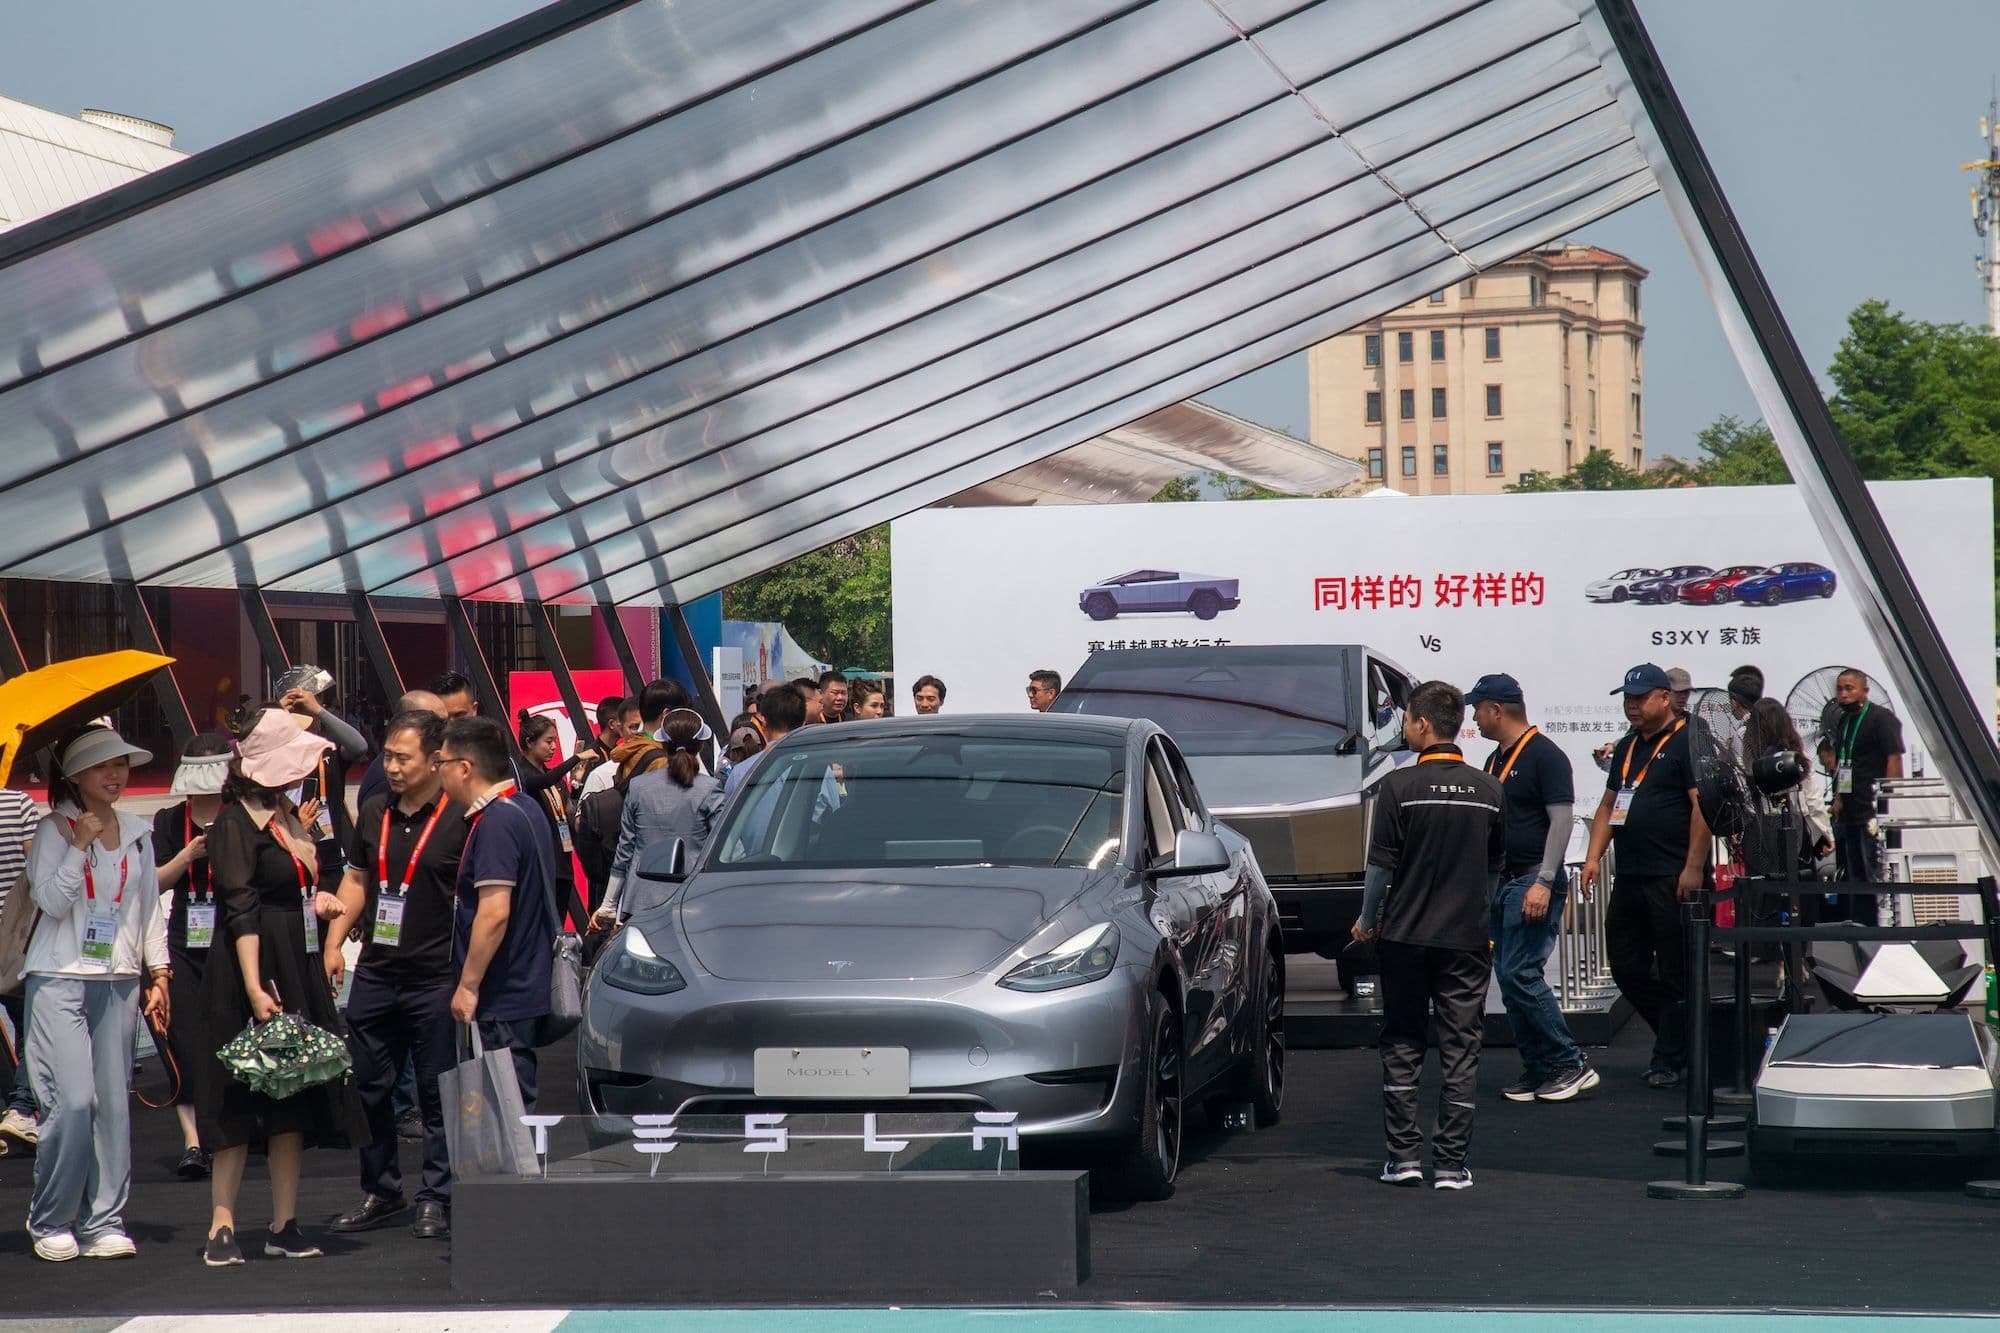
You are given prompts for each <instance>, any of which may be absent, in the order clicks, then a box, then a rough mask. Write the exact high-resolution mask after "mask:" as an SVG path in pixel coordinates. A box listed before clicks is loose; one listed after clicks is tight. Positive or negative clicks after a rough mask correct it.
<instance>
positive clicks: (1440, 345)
mask: <svg viewBox="0 0 2000 1333" xmlns="http://www.w3.org/2000/svg"><path fill="white" fill-rule="evenodd" d="M1431 360H1433V361H1442V360H1444V330H1443V329H1432V330H1431Z"/></svg>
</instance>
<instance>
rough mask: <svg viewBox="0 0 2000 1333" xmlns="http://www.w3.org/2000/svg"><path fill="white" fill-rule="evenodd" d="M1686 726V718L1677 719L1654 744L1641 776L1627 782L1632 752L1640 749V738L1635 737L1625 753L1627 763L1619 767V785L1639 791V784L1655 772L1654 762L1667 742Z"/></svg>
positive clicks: (1641, 770)
mask: <svg viewBox="0 0 2000 1333" xmlns="http://www.w3.org/2000/svg"><path fill="white" fill-rule="evenodd" d="M1686 725H1687V719H1686V718H1684V717H1681V718H1675V719H1674V724H1673V725H1672V726H1671V727H1668V728H1667V730H1666V734H1665V735H1663V736H1661V737H1660V739H1659V740H1657V741H1655V742H1653V752H1652V753H1651V754H1649V755H1647V756H1646V766H1645V767H1644V768H1641V769H1640V770H1639V776H1638V777H1636V778H1633V779H1632V780H1631V781H1630V782H1627V781H1626V778H1627V777H1629V776H1630V775H1631V772H1632V751H1633V750H1636V749H1638V748H1639V738H1638V737H1637V736H1636V735H1635V736H1633V737H1632V745H1631V747H1630V748H1629V749H1627V750H1626V751H1625V762H1624V763H1622V764H1620V765H1619V766H1618V785H1619V786H1620V787H1624V788H1626V789H1628V790H1630V791H1637V790H1639V784H1641V783H1643V782H1644V781H1645V780H1646V775H1647V774H1648V773H1650V772H1652V771H1653V761H1654V760H1655V759H1658V758H1659V757H1660V751H1662V750H1664V749H1666V748H1667V742H1668V741H1670V740H1672V739H1673V738H1674V733H1675V732H1677V731H1679V730H1680V729H1681V728H1682V727H1684V726H1686Z"/></svg>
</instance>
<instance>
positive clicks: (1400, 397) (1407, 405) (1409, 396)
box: [1396, 389, 1417, 421]
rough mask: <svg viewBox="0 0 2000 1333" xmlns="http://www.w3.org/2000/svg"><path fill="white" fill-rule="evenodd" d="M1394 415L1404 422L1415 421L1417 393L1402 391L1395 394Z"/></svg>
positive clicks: (1409, 390) (1411, 390)
mask: <svg viewBox="0 0 2000 1333" xmlns="http://www.w3.org/2000/svg"><path fill="white" fill-rule="evenodd" d="M1396 415H1397V417H1399V418H1400V419H1402V420H1404V421H1415V420H1416V419H1417V391H1416V390H1415V389H1403V390H1400V391H1398V392H1397V394H1396Z"/></svg>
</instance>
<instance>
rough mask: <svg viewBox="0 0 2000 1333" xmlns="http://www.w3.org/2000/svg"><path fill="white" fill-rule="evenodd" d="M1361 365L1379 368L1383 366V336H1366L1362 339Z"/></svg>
mask: <svg viewBox="0 0 2000 1333" xmlns="http://www.w3.org/2000/svg"><path fill="white" fill-rule="evenodd" d="M1361 364H1362V365H1364V366H1379V365H1381V364H1382V335H1381V334H1379V333H1369V334H1364V335H1363V336H1362V339H1361Z"/></svg>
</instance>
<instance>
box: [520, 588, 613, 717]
mask: <svg viewBox="0 0 2000 1333" xmlns="http://www.w3.org/2000/svg"><path fill="white" fill-rule="evenodd" d="M524 609H525V610H526V611H527V613H528V620H529V621H530V623H532V624H533V625H534V627H535V642H536V643H538V644H540V645H541V649H542V660H543V661H545V662H547V663H548V664H549V674H551V675H553V676H554V677H555V678H556V693H558V694H560V695H561V696H562V701H563V707H564V708H567V709H568V710H569V720H570V724H571V725H572V726H574V727H575V728H576V743H577V744H578V745H583V744H586V743H587V742H588V741H589V740H590V739H591V738H592V737H594V736H596V735H597V719H596V718H595V717H594V716H593V715H591V714H590V713H588V712H585V711H584V707H583V696H582V695H580V694H578V693H577V692H576V677H575V676H573V675H571V674H570V669H569V661H568V659H566V658H565V657H564V656H563V650H562V641H561V640H560V639H558V638H556V623H555V621H553V620H551V619H549V608H548V606H547V604H546V603H543V602H529V603H528V604H527V605H526V607H525V608H524Z"/></svg>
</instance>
